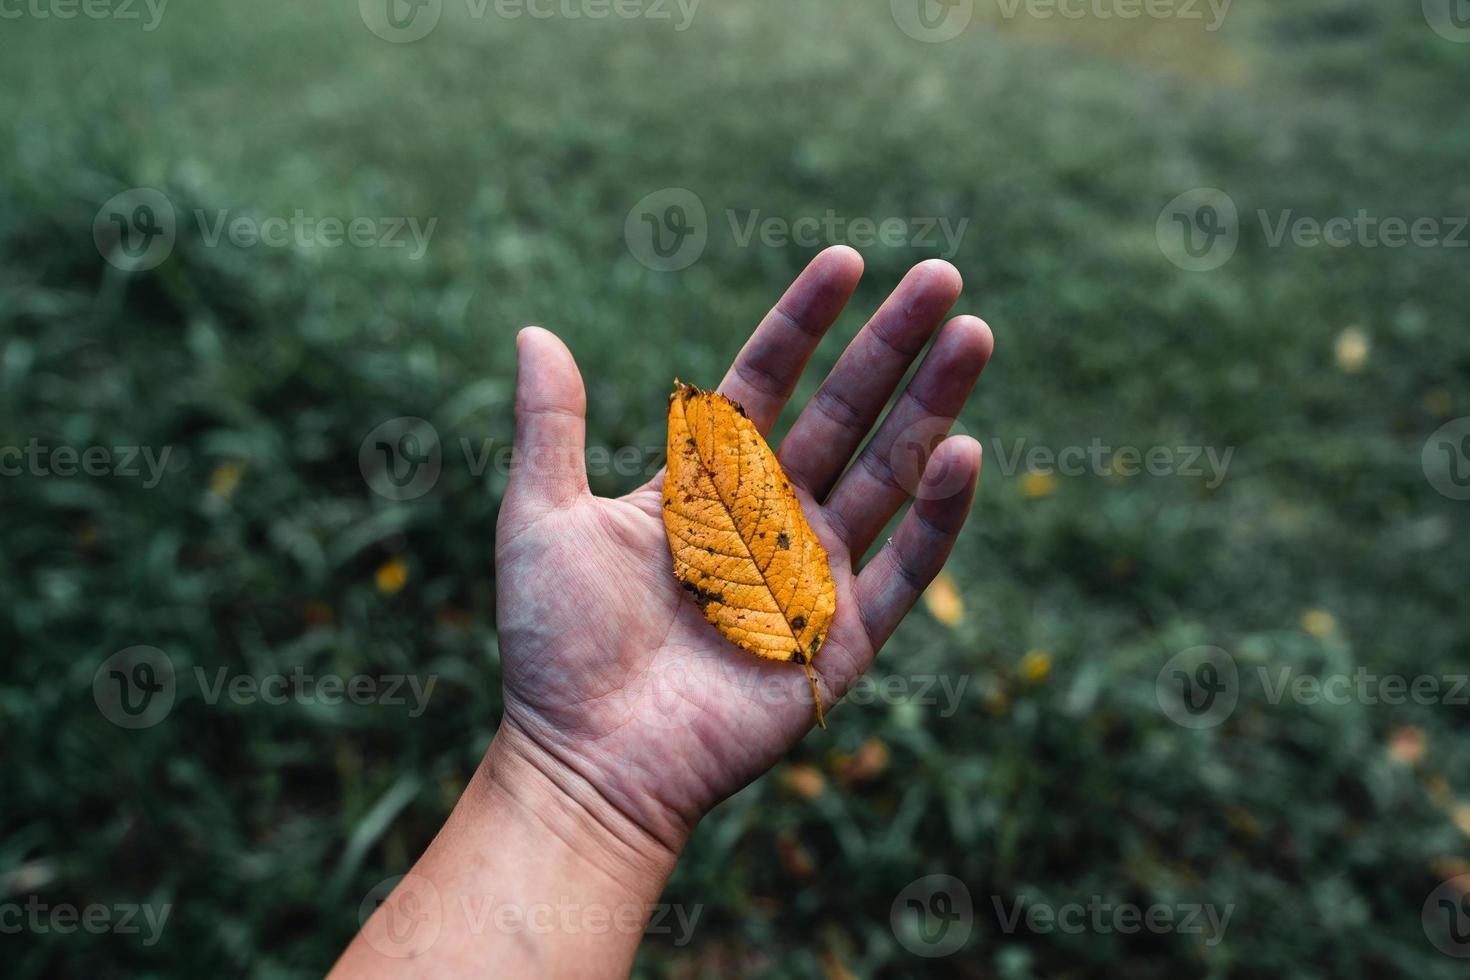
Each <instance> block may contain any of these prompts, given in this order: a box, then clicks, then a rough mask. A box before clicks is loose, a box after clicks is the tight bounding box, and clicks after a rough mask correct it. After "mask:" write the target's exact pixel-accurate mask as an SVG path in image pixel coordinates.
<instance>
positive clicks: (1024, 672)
mask: <svg viewBox="0 0 1470 980" xmlns="http://www.w3.org/2000/svg"><path fill="white" fill-rule="evenodd" d="M1021 676H1022V677H1024V678H1025V679H1026V683H1028V684H1040V683H1041V682H1042V681H1044V680H1046V679H1047V678H1048V677H1050V676H1051V654H1049V653H1047V652H1046V651H1045V650H1027V651H1026V655H1025V656H1024V657H1022V658H1021Z"/></svg>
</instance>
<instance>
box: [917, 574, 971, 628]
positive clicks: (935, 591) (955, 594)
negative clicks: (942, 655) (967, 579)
mask: <svg viewBox="0 0 1470 980" xmlns="http://www.w3.org/2000/svg"><path fill="white" fill-rule="evenodd" d="M924 605H925V606H926V607H928V609H929V614H930V615H932V616H933V617H934V618H935V619H937V620H939V621H940V622H941V623H943V624H944V625H945V626H958V625H959V624H960V622H961V621H962V620H964V618H965V600H964V599H962V598H960V590H959V587H958V586H956V585H955V582H954V577H953V576H952V575H950V574H949V573H948V572H940V573H939V574H938V575H936V576H934V581H933V582H930V583H929V587H928V588H927V589H925V590H924Z"/></svg>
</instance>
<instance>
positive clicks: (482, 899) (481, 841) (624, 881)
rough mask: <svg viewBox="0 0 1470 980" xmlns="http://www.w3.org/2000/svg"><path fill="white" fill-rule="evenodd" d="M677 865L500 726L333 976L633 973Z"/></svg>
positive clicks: (663, 846)
mask: <svg viewBox="0 0 1470 980" xmlns="http://www.w3.org/2000/svg"><path fill="white" fill-rule="evenodd" d="M676 857H677V854H676V853H675V852H674V851H672V850H670V848H669V847H668V844H667V843H666V842H661V841H659V840H657V839H655V838H653V837H652V836H650V835H649V834H647V833H646V832H645V831H643V830H642V829H640V828H639V827H637V826H636V825H635V824H634V823H632V822H631V821H629V820H627V819H626V818H625V817H623V816H621V815H620V814H619V813H618V812H617V811H616V810H614V809H613V808H610V807H607V806H606V805H605V804H604V803H602V802H601V801H600V800H599V798H598V797H597V795H596V792H595V790H593V789H592V788H591V787H590V786H585V785H582V784H581V783H580V781H579V780H578V778H577V777H576V776H575V775H574V774H573V773H571V772H570V771H568V770H566V769H564V768H563V767H560V766H558V764H557V763H556V762H555V760H553V759H550V758H547V757H545V755H544V753H543V752H542V750H540V749H537V748H535V747H534V746H532V745H531V744H530V743H529V742H528V741H527V740H526V739H524V738H523V737H521V736H520V735H519V734H518V732H517V731H516V730H515V728H514V726H512V725H502V727H501V730H500V732H499V733H498V734H497V735H496V737H495V741H494V743H493V744H492V745H491V747H490V750H489V751H488V752H487V753H486V755H485V759H484V761H483V762H482V763H481V765H480V768H479V769H478V770H477V771H476V772H475V775H474V777H473V778H472V779H471V780H470V784H469V786H468V787H467V788H466V789H465V792H464V794H463V795H462V796H461V797H460V800H459V802H458V803H457V804H456V805H455V808H454V811H453V813H451V814H450V817H449V820H448V821H447V822H446V823H445V825H444V828H443V829H442V830H441V831H440V832H439V834H438V836H437V837H436V838H435V839H434V841H433V843H432V844H430V846H429V849H428V850H427V851H426V852H425V853H424V855H423V857H422V858H420V859H419V861H418V863H417V864H416V865H415V866H414V868H413V870H412V872H410V873H409V874H408V875H406V876H405V877H404V878H403V880H402V881H400V882H399V883H398V886H397V887H396V888H395V889H394V891H393V893H392V894H391V895H390V896H389V897H388V898H387V899H386V900H385V901H384V902H383V904H382V905H381V906H380V907H379V908H378V910H377V912H376V913H374V914H373V916H372V918H371V919H370V920H369V921H368V922H367V924H366V925H365V926H364V927H363V930H362V932H361V933H359V934H358V936H357V938H356V939H354V940H353V942H352V945H351V946H350V947H349V948H348V950H347V952H346V953H344V954H343V956H342V959H341V960H339V961H338V963H337V965H336V967H335V968H334V970H333V975H334V976H337V977H359V976H366V977H398V976H407V975H413V976H415V977H422V976H435V977H437V976H444V977H451V976H453V977H460V976H557V977H606V976H627V974H628V971H629V968H630V966H631V964H632V962H633V955H634V953H635V951H636V950H637V948H638V943H639V941H640V940H641V939H642V937H643V930H644V927H645V926H646V925H647V922H648V916H649V913H650V910H651V908H652V906H653V905H654V904H655V903H656V902H657V901H658V898H659V895H660V893H661V892H662V890H663V886H664V883H665V882H666V881H667V879H668V876H669V874H670V873H671V872H672V871H673V866H674V861H675V859H676Z"/></svg>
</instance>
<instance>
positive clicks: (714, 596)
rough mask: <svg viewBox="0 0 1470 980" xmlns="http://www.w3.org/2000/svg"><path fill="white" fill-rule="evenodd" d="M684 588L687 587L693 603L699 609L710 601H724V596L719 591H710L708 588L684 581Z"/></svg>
mask: <svg viewBox="0 0 1470 980" xmlns="http://www.w3.org/2000/svg"><path fill="white" fill-rule="evenodd" d="M684 588H686V589H688V590H689V593H690V594H691V595H693V596H694V603H695V605H697V606H699V608H700V609H703V608H704V607H705V606H707V605H709V604H710V603H711V602H724V601H725V597H724V596H723V595H722V594H721V593H719V592H711V591H710V590H709V589H706V588H704V587H702V586H698V585H695V584H694V583H693V582H685V583H684Z"/></svg>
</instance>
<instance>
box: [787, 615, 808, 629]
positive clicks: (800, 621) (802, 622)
mask: <svg viewBox="0 0 1470 980" xmlns="http://www.w3.org/2000/svg"><path fill="white" fill-rule="evenodd" d="M791 628H792V629H794V630H796V632H798V633H800V632H801V631H802V630H804V629H806V617H805V616H797V617H796V618H795V619H793V620H792V621H791Z"/></svg>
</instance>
